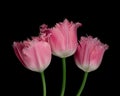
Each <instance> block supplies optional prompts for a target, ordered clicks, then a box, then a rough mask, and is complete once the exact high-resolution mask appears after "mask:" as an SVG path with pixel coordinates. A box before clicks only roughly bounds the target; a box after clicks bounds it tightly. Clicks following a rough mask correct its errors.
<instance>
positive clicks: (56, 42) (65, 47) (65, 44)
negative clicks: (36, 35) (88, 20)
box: [49, 19, 82, 58]
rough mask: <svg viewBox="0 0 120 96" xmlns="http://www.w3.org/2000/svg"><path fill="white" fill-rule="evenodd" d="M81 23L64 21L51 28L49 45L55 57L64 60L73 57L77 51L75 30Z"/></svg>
mask: <svg viewBox="0 0 120 96" xmlns="http://www.w3.org/2000/svg"><path fill="white" fill-rule="evenodd" d="M81 25H82V24H81V23H78V22H77V23H73V22H69V21H68V20H67V19H65V20H64V21H63V22H60V23H57V24H56V25H55V27H53V28H51V30H50V31H51V36H50V40H49V42H50V45H51V48H52V52H53V54H54V55H55V56H58V57H60V58H65V57H69V56H71V55H73V54H74V53H75V51H76V49H77V45H78V43H77V28H78V27H80V26H81Z"/></svg>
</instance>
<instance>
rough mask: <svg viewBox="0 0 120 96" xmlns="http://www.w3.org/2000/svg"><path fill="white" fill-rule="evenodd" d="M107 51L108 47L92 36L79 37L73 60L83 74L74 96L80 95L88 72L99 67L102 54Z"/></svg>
mask: <svg viewBox="0 0 120 96" xmlns="http://www.w3.org/2000/svg"><path fill="white" fill-rule="evenodd" d="M107 49H108V45H107V44H103V43H101V42H100V40H98V39H97V38H92V36H88V37H81V40H80V42H79V45H78V48H77V50H76V52H75V55H74V59H75V62H76V65H77V66H78V68H80V69H82V70H83V71H84V72H85V74H84V77H83V82H82V85H81V87H80V89H79V91H78V93H77V95H76V96H80V95H81V93H82V91H83V89H84V86H85V83H86V80H87V76H88V72H91V71H94V70H96V69H97V68H98V67H99V66H100V64H101V61H102V58H103V55H104V52H105V51H106V50H107Z"/></svg>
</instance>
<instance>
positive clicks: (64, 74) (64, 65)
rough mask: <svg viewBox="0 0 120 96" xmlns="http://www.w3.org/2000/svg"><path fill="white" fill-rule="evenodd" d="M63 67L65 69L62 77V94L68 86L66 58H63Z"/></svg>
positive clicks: (62, 94)
mask: <svg viewBox="0 0 120 96" xmlns="http://www.w3.org/2000/svg"><path fill="white" fill-rule="evenodd" d="M62 69H63V78H62V89H61V95H60V96H64V93H65V87H66V59H65V58H62Z"/></svg>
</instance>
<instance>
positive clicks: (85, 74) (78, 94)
mask: <svg viewBox="0 0 120 96" xmlns="http://www.w3.org/2000/svg"><path fill="white" fill-rule="evenodd" d="M87 77H88V72H85V73H84V78H83V81H82V85H81V87H80V89H79V90H78V93H77V95H76V96H80V95H81V93H82V91H83V89H84V87H85V83H86V81H87Z"/></svg>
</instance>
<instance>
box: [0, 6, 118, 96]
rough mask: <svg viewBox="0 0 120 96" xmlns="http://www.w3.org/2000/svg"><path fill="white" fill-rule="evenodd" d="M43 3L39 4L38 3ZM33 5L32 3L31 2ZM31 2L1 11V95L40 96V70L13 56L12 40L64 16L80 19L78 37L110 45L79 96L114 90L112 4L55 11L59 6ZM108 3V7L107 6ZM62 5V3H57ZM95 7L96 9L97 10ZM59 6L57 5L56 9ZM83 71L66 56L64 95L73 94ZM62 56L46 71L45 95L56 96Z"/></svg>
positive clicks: (101, 94) (35, 32) (99, 95)
mask: <svg viewBox="0 0 120 96" xmlns="http://www.w3.org/2000/svg"><path fill="white" fill-rule="evenodd" d="M41 5H42V4H41ZM33 6H34V5H33ZM33 6H32V5H30V6H29V7H26V5H24V7H25V8H24V7H23V6H20V5H19V7H18V5H15V6H14V7H13V6H11V7H8V8H7V9H6V10H4V11H3V14H2V16H3V18H1V19H2V21H3V23H2V25H4V27H2V28H3V31H1V39H2V42H1V48H0V49H1V65H2V66H1V71H2V72H1V73H2V75H1V76H2V77H1V80H2V82H1V85H2V86H1V87H2V90H3V91H2V92H3V94H4V95H1V96H7V95H5V94H9V95H10V96H19V95H20V96H24V95H26V96H42V83H41V77H40V74H39V73H36V72H32V71H30V70H27V69H26V68H24V67H23V66H22V64H21V63H20V62H19V60H18V59H17V58H16V56H15V54H14V51H13V48H12V44H13V42H14V41H22V40H25V39H27V38H30V37H31V36H37V35H38V33H39V26H40V25H41V24H43V23H45V24H48V25H49V26H50V27H51V26H54V25H55V23H57V22H62V21H63V20H64V19H65V18H67V19H68V20H70V21H73V22H81V23H82V24H83V26H82V27H81V28H79V29H78V32H77V33H78V38H80V36H86V35H92V36H93V37H98V38H99V39H100V40H101V42H103V43H106V44H108V45H109V49H108V50H107V51H106V52H105V55H104V58H103V61H102V63H101V66H100V67H99V68H98V69H97V70H96V71H94V72H91V73H89V76H88V80H87V83H86V86H85V89H84V91H83V93H82V96H104V95H107V96H108V94H114V96H116V95H115V94H116V93H117V85H118V82H117V81H118V77H119V72H118V63H119V62H116V61H117V60H116V58H117V56H116V53H118V52H117V47H118V44H119V41H118V40H117V36H118V35H117V33H118V32H117V31H116V28H115V26H116V23H115V22H114V21H116V14H115V12H114V10H113V11H111V10H112V7H109V6H107V5H105V6H104V7H103V6H99V7H97V5H96V6H95V7H93V8H91V6H87V5H86V6H84V7H82V8H81V7H79V6H77V7H75V8H74V9H73V8H72V7H71V9H69V8H68V7H66V8H67V9H66V8H65V9H61V10H58V9H57V8H58V7H54V8H53V9H49V8H50V7H47V9H46V10H45V8H44V7H46V5H45V6H44V7H42V8H41V7H40V8H39V6H38V8H35V9H33V8H34V7H33ZM106 6H107V7H106ZM60 7H62V5H61V6H60ZM96 7H97V9H96ZM59 9H60V8H59ZM83 73H84V72H83V71H82V70H80V69H79V68H77V67H76V65H75V62H74V59H73V56H71V57H69V58H67V85H66V92H65V96H75V94H76V93H77V90H78V88H79V87H80V85H81V82H82V78H83ZM61 74H62V71H61V59H60V58H58V57H55V56H53V57H52V61H51V64H50V66H49V67H48V68H47V69H46V70H45V76H46V84H47V96H59V94H60V90H61V83H62V82H61V81H62V75H61Z"/></svg>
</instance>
